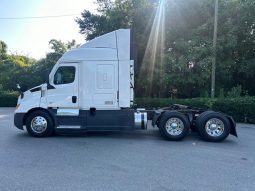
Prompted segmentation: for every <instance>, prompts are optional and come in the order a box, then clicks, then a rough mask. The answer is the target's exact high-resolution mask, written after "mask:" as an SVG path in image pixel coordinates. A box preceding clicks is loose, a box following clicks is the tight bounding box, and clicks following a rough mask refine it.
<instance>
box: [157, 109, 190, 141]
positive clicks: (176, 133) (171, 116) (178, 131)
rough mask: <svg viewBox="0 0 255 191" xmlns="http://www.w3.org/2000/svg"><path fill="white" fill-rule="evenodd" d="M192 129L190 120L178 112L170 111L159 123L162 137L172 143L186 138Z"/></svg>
mask: <svg viewBox="0 0 255 191" xmlns="http://www.w3.org/2000/svg"><path fill="white" fill-rule="evenodd" d="M189 129H190V122H189V120H188V118H187V117H186V116H185V115H184V114H182V113H179V112H177V111H168V112H165V113H164V114H163V116H162V117H161V118H160V121H159V131H160V133H161V134H162V136H163V137H164V138H165V139H167V140H170V141H179V140H181V139H183V138H184V137H186V135H187V134H188V132H189Z"/></svg>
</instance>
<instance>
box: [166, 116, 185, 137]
mask: <svg viewBox="0 0 255 191" xmlns="http://www.w3.org/2000/svg"><path fill="white" fill-rule="evenodd" d="M183 130H184V124H183V122H182V120H180V119H179V118H169V119H168V121H167V122H166V131H167V133H169V134H170V135H173V136H178V135H180V134H181V133H182V132H183Z"/></svg>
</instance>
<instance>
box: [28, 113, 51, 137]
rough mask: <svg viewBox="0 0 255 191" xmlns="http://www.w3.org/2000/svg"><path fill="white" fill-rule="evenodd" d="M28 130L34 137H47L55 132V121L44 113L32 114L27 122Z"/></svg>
mask: <svg viewBox="0 0 255 191" xmlns="http://www.w3.org/2000/svg"><path fill="white" fill-rule="evenodd" d="M26 128H27V131H28V133H29V134H30V135H31V136H33V137H46V136H50V135H52V134H53V132H54V126H53V121H52V119H51V117H50V115H49V114H48V113H46V112H44V111H34V112H32V113H31V114H30V115H29V116H28V118H27V120H26Z"/></svg>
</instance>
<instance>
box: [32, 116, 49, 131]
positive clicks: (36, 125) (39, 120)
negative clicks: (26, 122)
mask: <svg viewBox="0 0 255 191" xmlns="http://www.w3.org/2000/svg"><path fill="white" fill-rule="evenodd" d="M31 129H32V130H33V131H34V132H35V133H43V132H44V131H45V130H46V129H47V120H46V119H45V118H44V117H42V116H36V117H34V118H33V119H32V121H31Z"/></svg>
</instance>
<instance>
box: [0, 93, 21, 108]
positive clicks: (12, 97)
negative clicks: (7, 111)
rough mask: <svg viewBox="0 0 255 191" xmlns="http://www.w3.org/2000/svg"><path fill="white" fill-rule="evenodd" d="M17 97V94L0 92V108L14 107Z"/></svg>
mask: <svg viewBox="0 0 255 191" xmlns="http://www.w3.org/2000/svg"><path fill="white" fill-rule="evenodd" d="M18 96H19V93H18V92H10V91H0V107H15V106H16V105H17V99H18Z"/></svg>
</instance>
